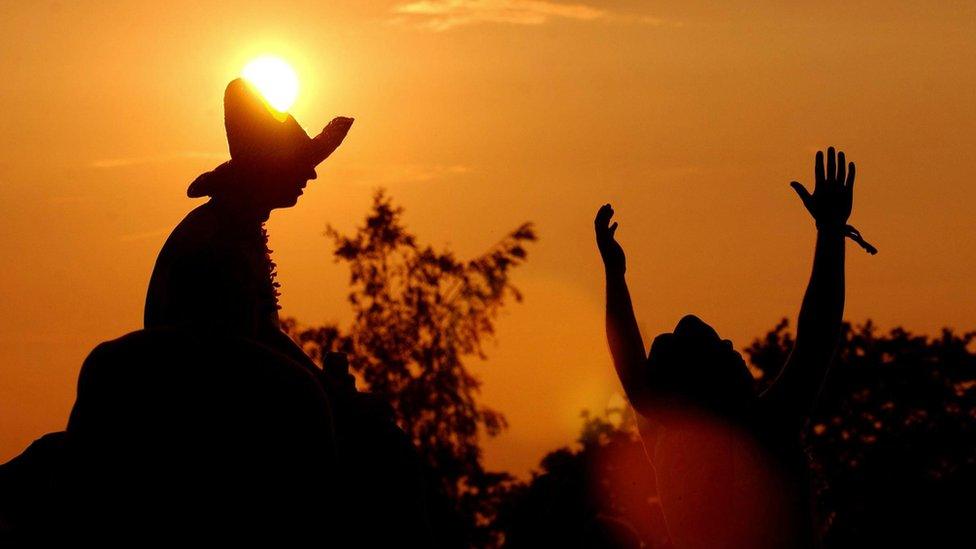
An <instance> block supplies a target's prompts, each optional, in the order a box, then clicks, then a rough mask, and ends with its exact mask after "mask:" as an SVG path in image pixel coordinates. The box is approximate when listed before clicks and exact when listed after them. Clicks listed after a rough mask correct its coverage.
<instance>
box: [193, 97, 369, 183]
mask: <svg viewBox="0 0 976 549" xmlns="http://www.w3.org/2000/svg"><path fill="white" fill-rule="evenodd" d="M352 122H353V119H352V118H346V117H337V118H335V119H333V120H332V121H331V122H329V124H328V125H327V126H326V127H325V128H324V129H323V130H322V132H321V133H319V135H317V136H315V138H314V139H312V138H309V136H308V134H307V133H305V130H304V129H302V127H301V126H300V125H299V124H298V122H297V121H296V120H295V118H294V117H293V116H292V115H290V114H287V113H278V112H277V111H275V110H273V109H272V108H271V106H270V105H268V103H267V102H266V101H265V100H264V99H263V98H262V97H261V96H260V95H259V94H258V92H257V90H255V89H254V88H253V87H252V86H251V85H249V84H248V83H247V82H245V81H244V80H243V79H240V78H237V79H235V80H232V81H231V82H230V84H228V85H227V89H226V90H225V92H224V128H225V129H226V131H227V145H228V148H229V149H230V157H231V160H230V162H225V163H224V164H221V165H220V166H218V167H217V169H215V170H213V171H211V172H207V173H205V174H203V175H201V176H200V177H198V178H197V179H196V180H194V181H193V183H191V184H190V187H189V188H188V189H187V191H186V194H187V195H188V196H190V197H191V198H196V197H200V196H206V195H212V194H213V192H214V190H215V189H216V188H217V187H218V186H220V185H222V184H224V183H225V182H226V181H227V180H228V179H229V177H228V176H229V175H230V173H231V172H232V169H231V168H232V167H245V168H250V167H256V166H282V167H284V166H293V167H296V168H299V169H301V168H307V169H309V170H313V169H314V168H315V166H317V165H318V164H319V163H321V162H322V161H323V160H325V159H326V158H328V157H329V155H330V154H332V152H333V151H335V150H336V148H338V147H339V144H341V143H342V140H343V138H345V136H346V133H347V132H348V131H349V128H350V126H352Z"/></svg>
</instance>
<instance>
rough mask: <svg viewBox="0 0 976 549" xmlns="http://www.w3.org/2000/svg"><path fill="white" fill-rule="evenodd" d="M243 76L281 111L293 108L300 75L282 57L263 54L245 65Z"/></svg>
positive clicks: (269, 102)
mask: <svg viewBox="0 0 976 549" xmlns="http://www.w3.org/2000/svg"><path fill="white" fill-rule="evenodd" d="M241 76H243V77H244V79H245V80H247V81H248V82H250V83H251V85H252V86H254V87H255V88H257V90H258V91H259V92H261V95H262V96H264V99H265V100H266V101H267V102H268V104H269V105H271V107H272V108H273V109H275V110H277V111H279V112H285V111H287V110H288V109H289V108H291V106H292V104H294V103H295V99H296V98H297V97H298V75H297V74H295V70H294V69H292V68H291V65H289V64H288V63H287V62H285V61H284V60H283V59H281V58H280V57H275V56H273V55H262V56H261V57H258V58H257V59H254V60H253V61H251V62H250V63H248V64H247V65H245V66H244V70H242V71H241Z"/></svg>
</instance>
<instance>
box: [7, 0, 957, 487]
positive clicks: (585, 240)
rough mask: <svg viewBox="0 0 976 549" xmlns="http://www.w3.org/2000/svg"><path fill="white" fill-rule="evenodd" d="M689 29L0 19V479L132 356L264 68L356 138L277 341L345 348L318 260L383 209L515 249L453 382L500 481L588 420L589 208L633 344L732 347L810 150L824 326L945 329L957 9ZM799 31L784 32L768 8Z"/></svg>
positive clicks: (459, 19)
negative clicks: (825, 153) (330, 232)
mask: <svg viewBox="0 0 976 549" xmlns="http://www.w3.org/2000/svg"><path fill="white" fill-rule="evenodd" d="M713 4H714V3H704V2H702V3H699V2H688V1H686V0H682V1H680V2H679V1H660V2H645V1H638V0H629V1H628V0H610V1H600V2H596V1H592V2H587V1H586V0H580V1H579V2H560V1H556V0H533V1H529V0H479V1H475V0H455V1H453V2H442V1H439V0H427V1H423V2H411V1H409V0H404V1H402V2H396V1H393V2H374V3H367V2H361V1H351V0H349V1H339V2H327V3H324V2H313V1H308V2H278V3H274V4H273V5H271V4H268V5H262V4H260V3H256V2H255V3H252V2H248V3H242V4H241V5H238V6H236V7H230V6H228V5H226V4H225V3H215V2H214V3H210V2H200V1H194V2H185V3H184V2H167V3H165V4H162V5H159V3H155V2H154V3H147V4H146V5H141V4H136V3H107V2H85V3H78V4H75V3H70V2H65V3H40V2H31V3H27V2H2V7H0V9H2V12H3V14H4V15H3V17H0V52H2V55H0V103H2V105H3V106H4V108H3V109H2V113H3V118H4V122H3V123H2V124H0V208H2V217H3V224H2V225H0V227H2V230H0V255H2V257H3V258H4V260H5V267H4V268H3V269H2V270H0V306H2V310H3V314H2V315H0V461H5V460H7V459H9V458H10V457H12V456H14V455H16V454H17V453H19V452H20V451H21V450H22V449H23V448H24V447H25V446H26V445H27V444H28V443H29V442H30V441H31V440H33V439H34V438H37V437H38V436H40V435H41V434H43V433H45V432H48V431H52V430H57V429H60V428H62V427H63V426H64V423H65V421H66V419H67V414H68V411H69V409H70V406H71V404H72V401H73V398H74V385H75V381H76V376H77V373H78V368H79V366H80V364H81V361H82V360H83V359H84V357H85V355H86V354H87V352H88V351H89V350H90V349H91V348H92V347H93V346H94V345H95V344H97V343H98V342H100V341H103V340H106V339H111V338H114V337H117V336H119V335H122V334H124V333H126V332H128V331H131V330H134V329H137V328H139V327H140V326H141V321H142V307H143V299H144V295H145V288H146V285H147V282H148V278H149V274H150V271H151V269H152V265H153V261H154V259H155V255H156V253H157V251H158V250H159V247H160V246H161V245H162V242H163V240H164V239H165V237H166V235H167V233H168V231H169V230H171V229H172V228H173V227H174V226H175V224H176V223H177V222H178V221H179V220H180V219H181V218H182V216H183V215H184V214H185V213H186V212H187V211H189V210H190V209H191V208H193V207H195V206H196V205H197V204H199V202H197V201H192V200H190V199H187V198H186V197H185V194H184V193H185V189H186V186H187V184H188V183H189V181H190V180H192V179H193V177H194V176H196V175H197V174H198V173H200V172H201V171H203V170H205V169H209V168H211V167H213V166H214V165H216V164H217V163H218V162H220V161H222V160H223V159H225V158H226V157H227V149H226V142H225V140H224V134H223V124H222V106H221V98H222V94H223V89H224V86H225V84H226V83H227V82H228V81H229V80H230V79H231V78H233V77H234V76H236V73H237V72H238V71H239V70H240V68H241V67H242V66H243V64H244V63H245V62H246V61H247V60H248V59H250V58H252V57H254V56H256V55H258V54H260V53H267V52H271V53H276V54H278V55H280V56H282V57H284V58H286V59H288V60H289V61H291V62H292V63H293V65H294V66H295V68H296V70H297V71H298V73H299V78H300V79H301V81H302V91H301V94H300V96H299V99H298V102H297V103H296V105H295V107H294V108H293V109H292V112H293V113H294V114H295V115H296V117H297V118H298V120H299V121H301V122H302V123H303V124H305V125H306V126H307V127H309V128H311V129H312V130H313V131H317V130H318V129H319V128H320V127H321V126H322V125H324V124H325V123H326V122H327V121H328V120H329V119H330V118H331V117H332V116H334V115H339V114H343V115H349V116H354V117H356V124H355V126H354V127H353V130H352V132H351V133H350V135H349V137H348V138H347V140H346V142H345V143H344V144H343V146H342V148H341V149H340V150H339V152H338V153H337V154H336V155H335V156H334V157H333V158H331V159H330V160H328V161H327V162H326V163H325V164H324V165H323V166H322V167H320V170H319V179H318V181H316V182H314V183H313V184H312V185H311V186H310V188H309V189H308V190H307V191H306V194H305V196H304V197H303V198H302V201H301V202H300V204H299V207H298V208H296V209H293V210H286V211H280V212H277V213H276V214H274V215H273V216H272V220H271V222H270V227H269V229H270V232H271V239H272V248H273V249H274V250H275V260H276V262H277V263H278V264H279V271H280V281H281V282H282V284H283V291H284V296H283V300H282V303H283V306H284V311H285V313H286V314H291V315H294V316H296V317H298V318H299V319H300V320H301V321H303V322H305V323H315V322H320V321H325V320H335V321H340V322H341V321H344V320H345V319H347V318H348V316H349V313H348V310H347V306H346V303H345V301H344V300H343V296H344V292H345V289H344V288H345V282H346V273H345V271H344V270H343V269H342V267H341V266H337V265H334V264H333V263H332V262H331V258H330V255H329V253H328V252H329V249H328V246H327V241H326V240H325V238H324V237H322V236H321V233H322V230H323V228H324V226H325V224H326V223H327V222H329V223H332V224H334V225H335V226H337V227H338V228H340V229H343V230H351V229H352V227H353V226H354V225H355V224H356V223H358V221H359V220H360V219H362V217H363V216H364V215H365V213H366V211H367V208H368V206H369V201H370V195H371V193H372V192H373V189H375V188H376V187H378V186H384V187H387V188H388V189H389V190H390V193H391V194H392V196H393V197H394V198H395V199H396V200H397V201H398V202H399V203H400V204H402V205H403V206H405V207H406V211H407V213H406V221H407V223H408V225H409V227H410V228H411V229H412V230H414V231H415V232H416V233H417V234H418V235H420V237H421V239H422V240H425V241H428V242H431V243H433V244H435V245H448V246H450V247H451V248H452V249H454V250H455V251H457V252H458V253H459V254H462V255H470V254H474V253H477V252H480V251H482V250H484V249H485V248H487V247H488V246H489V245H491V244H492V243H494V242H495V241H496V240H497V239H498V238H499V237H500V236H501V235H502V234H503V233H504V232H506V231H508V230H510V229H512V228H514V227H515V226H516V225H517V224H519V223H520V222H522V221H526V220H531V221H534V222H535V223H536V225H537V228H538V230H539V233H540V235H541V240H540V242H539V243H537V244H536V245H535V246H534V247H532V248H531V250H530V255H529V263H528V264H527V265H526V266H525V267H523V268H520V269H519V271H518V272H517V273H516V282H517V283H518V285H519V286H520V287H521V289H522V290H524V292H525V295H526V301H525V303H524V304H522V305H513V306H512V307H510V308H509V309H508V310H507V311H506V313H505V314H504V316H503V318H501V319H500V323H499V331H498V340H497V343H496V344H493V345H489V347H488V350H489V353H490V358H489V360H488V361H487V362H485V363H481V364H475V365H474V368H475V369H476V371H477V372H478V373H479V375H480V377H481V378H482V379H483V380H484V383H485V385H484V393H483V398H484V401H485V402H486V403H488V404H490V405H492V406H494V407H496V408H498V409H501V410H502V411H504V412H506V413H507V415H508V419H509V422H510V424H511V427H510V429H509V431H508V432H507V433H506V434H504V435H502V436H501V437H499V438H498V439H496V440H494V441H491V442H489V443H488V444H487V459H488V464H489V466H491V467H495V468H503V469H509V470H512V471H515V472H517V473H520V474H524V473H525V472H526V471H528V469H529V468H530V467H532V466H533V465H535V464H536V463H537V462H538V459H539V458H540V457H541V456H542V455H543V454H544V453H545V452H546V451H547V450H550V449H553V448H555V447H557V446H560V445H563V444H567V443H569V442H570V441H571V440H573V438H574V437H575V435H576V434H577V432H578V428H579V424H580V421H579V411H580V410H581V409H582V408H584V407H588V408H591V409H601V408H602V407H604V406H605V405H606V403H607V401H608V399H609V398H610V396H611V395H612V394H613V393H614V392H616V391H619V388H618V386H617V383H616V380H615V379H614V377H613V374H612V369H611V366H610V362H609V357H608V355H607V352H606V346H605V342H604V338H603V331H602V311H601V308H602V281H601V272H600V266H599V258H598V256H597V253H596V251H595V247H594V245H593V238H592V234H591V231H592V217H593V214H594V213H595V211H596V208H597V207H598V206H599V205H600V204H602V203H604V202H607V201H609V202H612V203H613V204H614V205H615V207H616V209H617V212H618V217H619V221H620V223H621V228H620V231H619V233H618V237H619V239H620V240H621V242H622V243H623V244H624V246H625V247H626V249H627V251H628V259H629V265H630V268H629V273H630V282H631V287H632V290H633V291H634V294H635V295H634V298H635V301H636V306H637V309H638V318H639V319H640V322H641V326H642V329H643V330H644V331H645V333H646V334H649V335H653V334H655V333H657V332H660V331H664V330H669V329H670V328H671V327H672V326H673V325H674V323H675V322H677V320H678V318H680V316H681V315H682V314H683V313H686V312H694V313H697V314H699V315H700V316H702V317H703V318H705V319H706V320H707V321H710V322H711V323H713V324H714V325H715V326H716V328H717V329H718V330H719V332H720V333H721V334H722V335H723V336H725V337H730V338H732V339H733V341H735V342H736V343H737V345H738V346H739V347H740V348H741V347H744V346H745V345H746V344H748V343H749V341H750V340H751V338H752V337H754V336H756V335H759V334H760V333H762V332H763V331H764V330H766V329H767V328H769V327H771V326H773V325H774V324H775V322H776V321H777V320H778V319H779V318H781V317H782V316H784V315H788V316H791V317H792V316H793V315H795V312H796V310H797V307H798V304H799V300H800V297H801V295H802V292H803V288H804V286H805V283H806V277H807V274H808V269H809V264H810V255H811V251H812V243H813V236H814V230H813V226H812V222H811V221H810V220H809V219H808V216H807V214H806V212H805V211H804V210H803V208H802V207H801V205H800V204H799V202H798V200H797V199H796V197H795V196H794V195H793V194H792V191H791V190H790V189H789V187H788V182H789V180H790V179H791V178H799V179H800V180H801V181H804V182H809V181H810V173H811V171H812V169H811V168H812V166H811V164H812V155H813V152H814V151H815V150H816V148H818V147H824V146H826V145H827V144H835V145H838V146H839V147H842V148H843V149H844V150H846V151H847V153H848V156H849V158H851V159H853V160H854V161H855V162H857V164H858V186H857V195H856V199H855V210H854V211H855V213H854V216H853V218H852V222H853V223H854V224H855V225H856V226H857V227H858V228H859V229H861V231H863V233H864V235H865V237H866V238H867V239H868V240H869V241H870V242H872V243H874V244H876V245H877V246H878V247H879V248H880V249H881V253H880V254H879V255H878V256H876V257H868V256H867V255H866V254H864V253H862V252H861V251H860V250H859V249H858V248H856V247H854V246H849V247H848V250H849V255H848V257H849V263H848V265H849V267H848V306H847V318H849V319H852V320H855V321H859V320H863V319H865V318H868V317H871V318H874V319H876V320H877V321H878V322H879V323H880V324H881V325H882V326H884V327H890V326H893V325H895V324H903V325H905V326H906V327H908V328H910V329H913V330H918V331H924V332H930V333H931V332H934V331H935V330H936V329H938V328H939V327H941V326H943V325H948V326H952V327H956V328H958V329H971V328H976V320H974V319H976V314H974V313H976V303H974V300H973V299H972V298H971V282H970V281H971V280H973V279H974V278H976V247H974V246H973V245H972V238H973V237H972V235H973V234H974V229H976V221H974V217H973V215H972V204H973V202H974V199H976V190H974V188H973V177H974V176H973V174H974V173H976V155H974V154H973V152H972V151H973V148H974V145H976V106H974V99H976V96H974V93H973V90H974V89H976V70H974V69H976V61H974V59H976V39H974V38H973V37H974V36H976V7H974V4H973V3H971V2H963V1H956V2H951V1H945V2H939V3H919V2H906V1H873V2H862V3H860V5H858V6H852V5H851V4H852V3H850V2H839V1H832V2H823V3H821V5H820V6H819V7H808V6H807V5H806V4H807V3H796V2H785V1H783V2H774V1H768V0H767V1H760V2H748V3H743V6H738V7H736V6H732V5H731V4H730V3H725V4H729V5H727V6H725V7H716V6H714V5H713ZM798 4H803V5H802V6H801V5H798Z"/></svg>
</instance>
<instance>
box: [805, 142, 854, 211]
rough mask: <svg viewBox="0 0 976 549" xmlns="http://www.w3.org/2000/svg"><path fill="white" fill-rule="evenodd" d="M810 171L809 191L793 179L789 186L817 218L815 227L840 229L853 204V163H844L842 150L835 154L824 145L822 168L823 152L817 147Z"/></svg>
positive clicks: (845, 161) (845, 159) (832, 149)
mask: <svg viewBox="0 0 976 549" xmlns="http://www.w3.org/2000/svg"><path fill="white" fill-rule="evenodd" d="M813 174H814V180H815V181H816V184H815V186H814V188H813V194H810V191H808V190H807V189H806V187H804V186H803V185H801V184H800V183H799V182H797V181H793V182H791V183H790V186H791V187H793V190H794V191H796V194H797V195H799V196H800V200H801V201H803V205H804V206H805V207H806V209H807V211H809V212H810V215H812V216H813V219H814V220H815V221H816V222H817V228H818V229H834V230H839V229H843V228H844V226H845V225H846V224H847V218H849V217H850V216H851V208H852V207H853V204H854V163H853V162H851V163H850V164H847V158H845V156H844V153H843V152H840V153H837V154H836V155H835V154H834V148H833V147H828V148H827V167H826V171H825V168H824V154H823V152H822V151H817V159H816V163H815V165H814V170H813Z"/></svg>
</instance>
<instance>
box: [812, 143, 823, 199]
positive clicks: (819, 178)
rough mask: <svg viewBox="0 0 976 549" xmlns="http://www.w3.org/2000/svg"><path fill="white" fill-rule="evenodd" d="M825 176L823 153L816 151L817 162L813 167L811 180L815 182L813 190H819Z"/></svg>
mask: <svg viewBox="0 0 976 549" xmlns="http://www.w3.org/2000/svg"><path fill="white" fill-rule="evenodd" d="M825 179H826V175H825V173H824V153H823V151H817V161H816V162H815V163H814V165H813V180H814V181H815V185H816V186H815V187H814V190H816V189H819V188H820V187H821V185H823V182H824V180H825Z"/></svg>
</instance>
